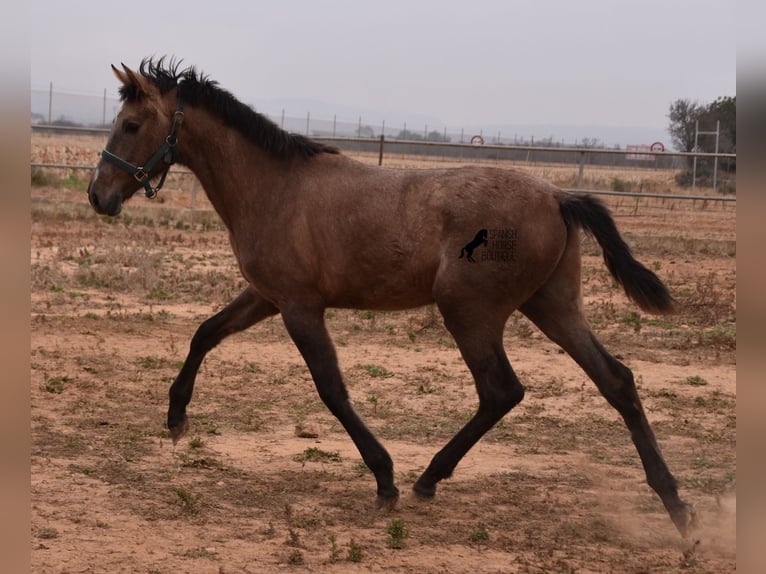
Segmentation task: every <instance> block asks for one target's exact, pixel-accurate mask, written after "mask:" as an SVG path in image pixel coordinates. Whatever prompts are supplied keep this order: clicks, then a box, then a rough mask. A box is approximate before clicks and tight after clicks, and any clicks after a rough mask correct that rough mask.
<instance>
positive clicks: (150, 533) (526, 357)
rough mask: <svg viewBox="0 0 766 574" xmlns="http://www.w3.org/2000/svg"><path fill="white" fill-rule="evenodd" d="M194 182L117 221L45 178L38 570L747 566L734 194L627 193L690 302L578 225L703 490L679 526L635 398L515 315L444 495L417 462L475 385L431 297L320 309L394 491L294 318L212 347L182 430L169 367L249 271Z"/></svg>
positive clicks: (591, 287)
mask: <svg viewBox="0 0 766 574" xmlns="http://www.w3.org/2000/svg"><path fill="white" fill-rule="evenodd" d="M77 141H81V140H73V141H71V142H66V143H65V144H64V147H67V148H69V149H70V152H66V153H70V155H71V156H72V157H77V156H78V154H83V155H86V154H88V153H91V152H93V151H94V150H92V149H90V147H89V145H90V144H87V145H86V144H83V145H80V146H78V144H77ZM99 145H102V142H99V141H94V142H93V144H92V147H93V148H95V150H96V151H97V149H98V146H99ZM46 147H50V148H51V150H50V152H49V153H50V154H51V158H53V159H55V158H57V157H59V156H61V155H62V154H63V153H65V152H64V151H62V149H63V148H62V147H58V148H57V147H56V145H54V143H52V142H46V141H43V143H40V142H39V141H38V142H35V141H34V140H33V159H34V154H35V153H38V154H39V155H38V157H42V153H43V151H44V150H43V148H46ZM57 154H58V155H57ZM51 160H52V159H47V160H45V161H51ZM41 161H42V160H41ZM185 185H186V184H184V183H183V182H181V181H180V179H179V181H178V182H177V184H176V188H174V187H173V186H172V185H169V187H168V190H167V192H163V196H162V199H163V200H162V202H157V201H155V202H153V203H152V202H149V201H148V200H145V199H143V198H136V199H134V200H133V201H132V202H131V203H129V204H128V205H127V206H126V209H125V211H124V212H123V215H121V216H120V217H119V218H118V219H116V220H109V219H106V218H101V217H98V216H96V215H95V214H93V213H92V212H91V210H90V209H89V208H88V207H87V205H86V203H87V202H86V201H85V197H84V195H83V192H82V189H74V190H67V189H62V188H61V187H56V186H54V185H43V186H41V187H34V188H33V191H32V194H33V198H32V204H33V213H32V220H33V228H32V250H31V253H30V257H31V264H32V293H31V298H32V317H31V324H32V341H31V362H32V370H31V394H32V413H31V425H32V437H33V450H32V453H31V465H32V485H31V488H32V509H31V512H32V533H31V540H30V544H31V552H32V570H33V571H34V572H51V573H60V572H156V573H160V572H161V573H164V572H215V573H224V572H226V573H228V572H266V573H268V572H281V571H313V572H429V573H430V572H433V573H437V572H445V573H460V572H472V573H476V572H487V573H490V572H578V573H586V572H634V573H639V572H676V571H678V572H680V571H683V572H710V573H721V572H731V571H734V570H735V551H736V534H735V523H736V488H735V484H736V451H735V447H736V417H735V411H736V363H735V347H736V323H735V313H736V298H735V287H736V262H735V257H734V255H735V251H736V245H735V240H736V235H735V213H734V211H733V210H732V209H726V208H722V207H721V206H718V205H714V204H708V205H702V204H696V205H694V206H692V205H689V204H684V203H682V202H678V203H677V204H675V203H673V202H655V203H651V202H648V201H646V200H642V203H641V204H640V205H639V206H638V208H636V207H635V206H634V203H633V202H627V203H620V201H619V200H610V201H611V203H610V205H611V207H612V208H613V210H614V211H615V214H616V216H617V221H618V225H619V226H620V228H621V229H623V230H624V231H625V234H626V236H627V237H628V238H629V239H630V241H631V243H632V245H633V246H634V248H635V251H636V253H637V254H638V256H639V257H640V258H641V259H642V260H643V261H644V262H645V263H646V264H647V265H648V266H650V267H652V268H653V269H655V270H656V271H657V273H658V274H659V275H660V276H662V277H663V278H664V279H665V280H666V281H667V283H668V284H669V286H670V287H671V290H672V291H673V293H674V294H675V295H676V297H677V298H678V299H679V301H680V302H681V303H682V306H681V311H680V313H679V314H678V315H675V316H673V317H669V318H665V317H662V318H657V317H652V316H648V315H644V314H643V313H639V312H638V311H637V309H636V308H635V307H633V306H632V305H631V304H630V303H629V302H628V301H627V300H626V299H625V297H624V295H623V294H622V293H621V292H620V290H619V289H617V288H616V287H615V286H614V284H613V282H612V281H611V280H610V279H609V277H608V274H607V272H606V270H605V269H604V267H603V264H602V262H601V258H600V252H599V250H598V248H597V247H596V246H594V245H593V244H591V243H587V242H586V243H585V244H584V248H583V252H584V258H583V261H584V273H583V275H584V278H583V282H584V289H585V302H586V309H587V312H588V316H589V319H590V320H591V322H592V324H593V325H594V329H595V330H596V332H597V333H598V335H599V337H600V338H601V340H602V341H603V342H604V344H605V345H606V346H607V348H609V349H610V350H611V351H612V353H614V354H615V355H616V356H617V357H618V358H620V359H621V360H622V361H623V362H624V363H625V364H627V365H628V366H629V367H630V368H631V369H632V370H633V372H634V374H635V376H636V380H637V384H638V388H639V393H640V394H641V397H642V399H643V401H644V406H645V408H646V410H647V413H648V416H649V418H650V420H651V421H652V423H653V426H654V429H655V432H656V434H657V438H658V441H659V443H660V445H661V447H662V449H663V452H664V454H665V457H666V459H667V461H668V463H669V465H670V467H671V469H672V470H673V471H674V473H675V474H676V477H677V478H678V480H679V484H680V486H681V491H682V496H683V497H684V498H685V499H687V500H688V501H689V502H692V503H694V504H695V505H696V508H697V510H698V513H699V517H700V528H699V530H698V531H697V532H696V533H695V535H694V537H693V538H689V539H683V538H681V537H680V535H679V534H678V533H677V531H676V530H675V528H674V527H673V525H672V523H671V522H670V520H669V518H668V517H667V515H666V513H665V511H664V509H663V507H662V504H661V503H660V501H659V499H658V498H657V497H656V495H655V494H654V493H653V491H651V489H650V488H649V487H648V486H647V485H646V483H645V479H644V475H643V469H642V467H641V464H640V461H639V460H638V456H637V455H636V453H635V450H634V448H633V446H632V444H631V442H630V437H629V435H628V433H627V430H626V429H625V427H624V425H623V423H622V421H621V419H620V418H619V416H618V415H617V413H616V412H614V411H613V410H612V409H611V408H610V407H609V406H608V405H607V403H606V401H605V400H604V399H603V398H602V397H601V396H600V395H599V394H598V392H597V391H596V389H595V387H594V386H593V384H592V383H591V382H590V381H589V380H588V379H587V377H586V376H585V375H584V374H583V373H582V371H580V370H579V368H578V367H577V366H576V365H575V364H574V363H573V361H572V360H571V359H570V358H569V357H568V356H567V355H565V354H563V353H562V352H561V351H560V349H558V348H557V347H556V345H554V344H553V343H551V342H550V341H548V340H547V339H545V337H544V336H543V335H541V334H540V333H539V332H538V331H537V330H536V329H535V328H534V327H533V326H532V325H531V324H529V323H528V322H527V321H526V320H525V319H523V318H518V317H513V318H512V319H511V321H509V324H508V326H507V328H506V337H505V340H506V349H507V351H508V354H509V358H510V360H511V362H512V364H513V365H514V369H515V370H516V372H517V373H518V374H519V377H520V378H521V380H522V382H523V383H524V384H525V385H526V387H527V395H526V398H525V400H524V401H523V402H522V403H521V404H520V405H519V406H518V407H517V408H516V409H514V410H513V411H512V413H510V414H509V415H507V416H506V417H505V418H504V419H503V420H502V421H501V422H500V423H499V424H498V425H497V426H496V427H495V428H494V429H493V430H492V431H491V432H490V433H488V434H487V435H486V437H484V438H483V439H482V441H481V442H480V443H479V444H478V445H477V446H476V447H475V448H474V449H473V450H471V451H470V452H469V454H468V455H467V456H466V457H465V458H464V459H463V461H462V462H461V463H460V465H459V466H458V468H457V470H456V472H455V474H454V476H453V477H452V478H450V479H449V480H446V481H444V482H443V483H442V484H441V485H440V487H439V490H438V492H437V496H436V497H435V498H434V499H433V501H431V502H422V501H419V500H416V499H415V498H414V496H413V495H412V494H411V490H410V489H411V486H412V484H413V483H414V481H415V479H416V478H417V477H418V476H419V473H420V472H422V471H423V470H424V468H425V467H426V466H427V464H428V463H429V461H430V459H431V457H432V456H433V454H434V453H435V452H436V451H438V450H439V448H441V446H442V445H443V444H444V443H445V442H446V441H447V440H449V438H450V437H451V436H452V435H454V433H455V432H456V431H457V430H458V429H459V428H460V427H461V426H462V425H463V424H464V423H465V421H466V420H467V418H468V417H469V416H471V414H472V413H473V411H474V410H475V407H476V396H475V391H474V389H473V383H472V381H471V380H470V376H469V373H468V371H467V369H466V367H465V365H464V363H463V362H462V360H461V358H460V355H459V353H458V351H457V349H456V348H455V346H454V343H453V342H452V340H451V338H450V337H449V335H448V334H447V332H446V331H445V330H444V328H443V327H442V325H441V322H440V319H439V317H438V314H437V313H436V312H435V311H434V309H433V308H431V307H427V308H422V309H416V310H413V311H410V312H403V313H370V312H364V311H345V310H337V311H335V310H333V311H329V312H328V314H327V321H328V325H329V328H330V330H331V333H332V335H333V338H334V340H335V342H336V345H337V348H338V354H339V358H340V363H341V367H342V369H343V372H344V376H345V377H346V380H347V383H348V386H349V391H350V394H351V397H352V400H353V402H354V404H355V406H356V408H357V410H358V411H359V412H360V414H361V415H362V416H363V418H364V419H365V420H366V422H367V423H368V425H369V426H370V427H371V428H372V429H373V430H374V431H375V432H376V434H377V435H378V436H379V437H380V438H381V440H382V441H383V442H384V444H385V445H386V447H387V448H388V450H389V452H390V454H391V455H392V457H393V459H394V463H395V472H396V477H397V483H398V485H399V488H400V490H401V491H402V497H401V499H400V501H399V504H398V505H397V507H396V508H395V509H394V510H392V511H390V512H376V511H375V510H374V504H373V503H374V480H373V478H372V476H371V474H370V473H369V471H367V470H366V468H365V467H364V465H363V464H362V463H361V459H360V457H359V454H358V453H357V451H356V450H355V448H354V446H353V444H352V443H351V441H350V439H349V438H348V437H347V435H346V434H345V432H344V431H343V429H342V428H341V427H340V425H339V424H338V423H337V422H336V421H335V420H334V419H333V417H332V416H331V415H330V414H329V412H327V410H326V409H325V408H324V406H323V405H322V404H321V401H320V400H319V399H318V397H317V395H316V392H315V391H314V389H313V384H312V381H311V378H310V375H309V373H308V371H307V369H306V367H305V365H304V363H303V361H302V358H301V357H300V355H299V354H298V352H297V351H296V350H295V348H294V346H293V345H292V344H291V342H290V340H289V338H288V336H287V334H286V333H285V330H284V328H283V326H282V324H281V322H280V320H279V319H278V318H274V319H270V320H267V321H264V322H263V323H261V324H259V325H257V326H255V327H254V328H252V329H250V330H249V331H247V332H245V333H242V334H239V335H236V336H234V337H231V338H230V339H227V340H226V341H225V342H224V343H223V344H222V345H220V346H219V347H218V348H216V349H215V350H214V351H213V352H211V353H210V355H209V356H208V358H207V359H206V361H205V363H204V364H203V367H202V369H201V371H200V375H199V377H198V379H197V387H196V389H195V396H194V399H193V401H192V403H191V405H190V411H189V412H190V417H191V431H190V434H189V436H188V437H186V438H184V439H183V440H182V441H181V442H179V444H178V445H176V446H175V447H174V446H173V444H172V442H171V441H170V440H169V438H168V436H167V431H166V430H165V429H164V417H165V410H166V408H167V404H166V397H167V388H168V386H169V384H170V383H171V382H172V380H173V379H174V377H175V375H176V374H177V371H178V369H179V368H180V365H181V362H182V361H183V359H184V357H185V354H186V350H187V348H188V342H189V340H190V338H191V336H192V335H193V333H194V331H195V329H196V327H197V325H198V324H199V323H200V322H201V321H202V320H204V319H205V318H207V317H208V316H210V315H211V314H212V313H214V312H215V311H217V310H218V309H220V308H221V307H222V306H223V305H225V304H226V303H227V302H228V301H229V300H230V299H231V298H232V297H233V296H234V295H236V294H237V293H238V292H239V290H240V289H241V288H242V286H243V284H242V281H241V279H240V277H239V275H238V272H237V268H236V263H235V261H234V259H233V256H232V255H231V254H230V251H229V248H228V242H227V238H226V233H225V231H224V230H223V229H222V228H221V226H220V224H219V223H218V222H217V219H216V217H215V216H214V214H212V213H211V212H210V211H209V210H208V209H206V206H205V202H204V199H202V198H201V197H197V198H195V201H196V202H197V203H196V205H195V207H197V209H196V210H190V209H189V202H190V200H191V199H190V198H191V193H190V192H189V187H188V186H187V187H184V186H185ZM181 188H183V189H185V191H180V189H181ZM306 431H308V433H307V434H310V435H315V436H311V437H308V438H301V437H300V436H298V434H306ZM397 527H398V530H397ZM402 531H405V532H406V536H397V535H396V534H397V532H400V533H401V532H402ZM392 533H393V534H392ZM696 541H699V543H698V544H696V545H695V542H696Z"/></svg>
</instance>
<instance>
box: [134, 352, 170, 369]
mask: <svg viewBox="0 0 766 574" xmlns="http://www.w3.org/2000/svg"><path fill="white" fill-rule="evenodd" d="M136 363H137V364H138V366H139V367H141V368H142V369H145V370H147V371H149V370H155V369H161V368H163V367H165V366H167V360H166V359H164V358H163V357H156V356H153V355H146V356H145V357H139V358H138V359H136Z"/></svg>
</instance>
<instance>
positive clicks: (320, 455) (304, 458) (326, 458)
mask: <svg viewBox="0 0 766 574" xmlns="http://www.w3.org/2000/svg"><path fill="white" fill-rule="evenodd" d="M293 460H295V461H296V462H302V463H304V464H305V463H307V462H341V461H342V460H343V459H342V458H341V456H340V454H338V451H337V450H336V451H333V452H328V451H326V450H322V449H321V448H317V447H315V446H311V447H309V448H307V449H306V450H304V451H303V452H302V453H300V454H296V455H295V456H294V457H293Z"/></svg>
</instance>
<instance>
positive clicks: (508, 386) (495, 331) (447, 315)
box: [413, 305, 524, 497]
mask: <svg viewBox="0 0 766 574" xmlns="http://www.w3.org/2000/svg"><path fill="white" fill-rule="evenodd" d="M439 308H440V310H441V312H442V315H443V316H444V324H445V326H446V327H447V329H448V330H449V332H450V333H451V334H452V336H453V337H454V338H455V341H456V343H457V345H458V348H459V349H460V353H461V354H462V356H463V359H464V360H465V362H466V365H468V368H469V369H470V371H471V374H472V375H473V378H474V381H475V383H476V390H477V392H478V395H479V408H478V410H477V411H476V414H475V415H474V416H473V418H471V420H469V421H468V423H467V424H466V425H465V426H464V427H463V428H462V429H461V430H460V431H459V432H458V433H457V434H456V435H455V436H454V437H453V438H452V440H450V441H449V442H448V443H447V444H446V445H445V446H444V448H442V449H441V450H440V451H439V452H438V453H437V454H436V455H435V456H434V457H433V459H432V460H431V464H429V465H428V468H427V469H426V470H425V471H424V472H423V474H422V475H421V476H420V478H418V480H417V482H416V483H415V485H414V487H413V489H414V490H415V493H416V494H417V495H419V496H422V497H431V496H433V495H434V494H435V493H436V483H437V482H439V481H440V480H442V479H444V478H448V477H449V476H451V475H452V472H453V470H454V469H455V467H456V466H457V464H458V463H459V462H460V460H461V459H462V458H463V456H465V454H466V453H467V452H468V451H469V450H470V449H471V447H473V445H474V444H476V442H478V440H479V439H480V438H481V437H482V436H484V434H485V433H486V432H487V431H488V430H489V429H491V428H492V427H493V426H494V425H495V424H496V423H497V422H498V421H499V420H500V419H501V418H503V416H504V415H505V414H506V413H507V412H508V411H510V410H511V409H512V408H513V407H514V406H515V405H517V404H518V403H519V402H521V400H522V399H523V398H524V387H523V386H522V384H521V383H520V382H519V379H518V378H517V377H516V375H515V373H514V372H513V369H512V368H511V365H510V363H509V362H508V358H507V357H506V355H505V350H504V349H503V325H504V324H505V319H506V317H507V315H506V314H504V313H502V312H500V311H499V310H496V309H495V310H493V311H494V312H488V313H487V314H485V316H482V315H481V313H480V311H478V310H477V309H475V308H474V309H471V310H468V309H466V306H465V305H461V306H460V307H457V306H455V307H451V306H450V307H448V306H446V305H440V306H439Z"/></svg>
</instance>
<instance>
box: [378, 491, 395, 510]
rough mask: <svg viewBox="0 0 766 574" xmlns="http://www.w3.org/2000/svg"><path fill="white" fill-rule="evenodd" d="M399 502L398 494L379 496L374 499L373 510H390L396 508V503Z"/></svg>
mask: <svg viewBox="0 0 766 574" xmlns="http://www.w3.org/2000/svg"><path fill="white" fill-rule="evenodd" d="M397 502H399V494H398V493H397V494H395V495H394V496H380V495H378V497H377V498H376V499H375V510H376V511H377V512H391V511H392V510H393V509H394V508H396V503H397Z"/></svg>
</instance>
